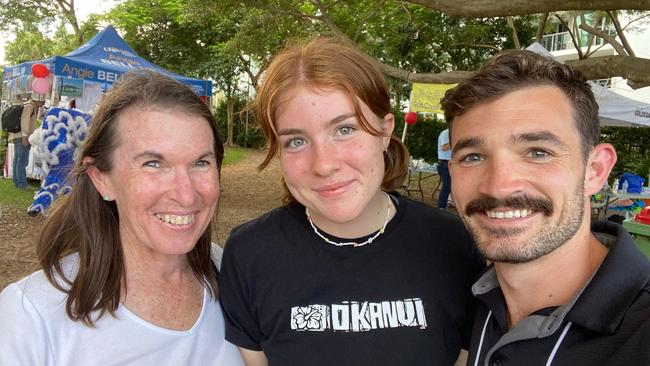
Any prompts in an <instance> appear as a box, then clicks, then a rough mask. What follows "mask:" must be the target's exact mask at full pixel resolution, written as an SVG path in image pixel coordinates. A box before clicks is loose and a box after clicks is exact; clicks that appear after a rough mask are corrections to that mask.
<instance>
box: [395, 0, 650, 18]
mask: <svg viewBox="0 0 650 366" xmlns="http://www.w3.org/2000/svg"><path fill="white" fill-rule="evenodd" d="M407 1H408V2H411V3H414V4H420V5H423V6H426V7H429V8H431V9H433V10H438V11H440V12H443V13H445V14H447V15H449V16H452V17H460V16H464V17H478V18H482V17H503V16H508V15H528V14H538V13H545V12H552V11H562V10H650V1H642V0H590V1H584V0H511V1H495V0H465V1H458V0H407Z"/></svg>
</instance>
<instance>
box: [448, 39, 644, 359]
mask: <svg viewBox="0 0 650 366" xmlns="http://www.w3.org/2000/svg"><path fill="white" fill-rule="evenodd" d="M442 108H443V110H444V111H445V117H446V118H447V120H448V121H449V120H451V121H452V123H451V125H450V131H451V147H452V159H451V162H450V171H451V176H452V190H453V192H454V202H455V204H456V208H457V209H458V213H459V215H460V217H461V218H462V219H463V221H464V222H465V225H466V226H467V228H468V229H469V230H470V232H471V233H472V235H473V237H474V240H475V241H476V244H477V246H478V248H479V249H480V250H481V252H482V253H483V254H484V256H485V257H486V259H488V260H490V261H492V262H493V265H491V267H490V268H489V269H488V270H487V271H486V272H485V273H484V274H483V275H482V276H481V277H480V278H479V279H478V281H477V282H476V283H475V284H474V286H473V287H472V291H473V293H474V295H475V296H476V297H477V298H478V299H479V301H480V304H479V306H478V307H477V312H476V318H475V321H474V332H473V334H472V345H471V348H470V354H469V362H468V365H531V366H535V365H567V366H569V365H649V364H650V347H648V345H649V344H650V262H648V260H647V258H646V257H645V256H644V255H643V254H642V253H641V251H640V250H639V249H638V248H637V247H636V245H635V243H634V241H633V239H632V237H630V235H629V234H628V232H627V231H626V230H625V229H624V228H623V227H622V226H620V225H617V224H614V223H611V222H593V223H592V222H591V207H590V196H591V195H592V194H594V193H596V192H598V191H599V190H600V189H601V187H602V186H603V183H604V182H605V181H606V180H607V177H608V175H609V173H610V171H611V169H612V167H613V166H614V164H615V163H616V152H615V151H614V148H613V147H612V146H611V145H610V144H606V143H599V141H598V140H599V137H600V133H599V118H598V105H597V104H596V101H595V99H594V95H593V93H592V91H591V88H590V86H589V84H588V83H587V82H586V80H585V78H584V77H583V76H582V74H581V73H580V72H579V71H576V70H572V69H571V68H570V67H568V66H565V65H562V64H560V63H559V62H556V61H554V60H552V59H548V58H546V57H544V56H540V55H538V54H535V53H533V52H530V51H507V52H504V53H503V54H500V55H498V56H496V57H495V58H494V59H493V60H492V61H491V62H490V63H488V64H487V65H486V66H484V67H483V68H481V69H480V70H479V71H478V72H476V73H475V74H474V75H473V76H472V77H470V78H469V79H467V80H465V81H463V82H461V83H459V84H458V85H457V86H456V87H455V88H454V89H451V90H449V91H448V92H447V93H446V95H445V97H444V98H443V100H442Z"/></svg>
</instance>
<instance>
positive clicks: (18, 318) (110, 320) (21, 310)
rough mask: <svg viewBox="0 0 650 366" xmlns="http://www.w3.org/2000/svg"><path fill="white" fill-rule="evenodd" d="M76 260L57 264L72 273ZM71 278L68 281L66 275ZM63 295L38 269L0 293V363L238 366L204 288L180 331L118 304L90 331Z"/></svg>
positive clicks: (239, 362)
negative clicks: (197, 310)
mask: <svg viewBox="0 0 650 366" xmlns="http://www.w3.org/2000/svg"><path fill="white" fill-rule="evenodd" d="M77 263H78V256H77V255H71V256H69V257H67V258H65V259H64V260H63V261H62V267H63V270H64V273H66V275H67V274H68V273H70V274H72V273H75V272H76V266H77ZM68 278H71V277H68ZM65 301H66V295H65V294H64V293H63V292H61V291H59V290H57V289H55V288H54V287H53V286H52V285H51V284H50V283H49V282H48V281H47V278H46V277H45V274H44V273H43V271H38V272H35V273H33V274H31V275H30V276H27V277H25V278H23V279H22V280H20V281H18V282H15V283H13V284H11V285H9V286H8V287H7V288H5V289H4V290H3V291H2V293H0V365H7V366H9V365H11V366H14V365H39V366H48V365H58V366H62V365H153V366H161V365H220V366H221V365H223V366H231V365H232V366H239V365H243V361H242V359H241V356H240V354H239V352H238V350H237V348H236V347H235V346H234V345H232V344H230V343H228V342H226V341H225V340H224V329H225V328H224V320H223V314H222V312H221V307H220V305H219V302H218V301H216V300H214V299H212V298H211V297H210V296H209V294H208V292H207V290H206V291H204V295H203V309H202V310H201V314H200V316H199V318H198V319H197V321H196V323H195V324H194V325H193V326H192V328H191V329H189V330H186V331H176V330H170V329H165V328H161V327H158V326H156V325H154V324H151V323H149V322H147V321H145V320H143V319H141V318H139V317H138V316H137V315H135V314H134V313H132V312H130V311H129V310H128V309H127V308H125V307H124V306H121V305H120V307H119V308H118V309H117V311H116V312H115V317H112V316H111V315H110V314H105V315H104V316H102V317H101V318H100V319H99V320H97V321H96V322H95V327H94V328H90V327H87V326H86V325H84V324H83V323H82V322H79V321H72V320H70V318H68V316H67V314H66V312H65Z"/></svg>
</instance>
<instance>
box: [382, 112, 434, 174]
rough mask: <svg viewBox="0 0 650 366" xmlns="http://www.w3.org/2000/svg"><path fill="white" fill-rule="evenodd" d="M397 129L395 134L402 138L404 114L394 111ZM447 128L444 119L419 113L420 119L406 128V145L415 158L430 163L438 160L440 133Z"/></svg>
mask: <svg viewBox="0 0 650 366" xmlns="http://www.w3.org/2000/svg"><path fill="white" fill-rule="evenodd" d="M394 114H395V129H394V131H393V135H395V136H396V137H397V138H400V139H401V138H402V132H403V131H404V114H403V113H402V112H394ZM445 128H447V123H445V121H444V120H439V119H436V118H435V116H426V117H425V116H422V115H418V121H417V123H415V124H414V125H409V126H408V128H407V129H406V143H405V144H406V147H407V148H408V150H409V153H410V154H411V156H412V157H413V158H414V159H424V160H425V161H426V162H428V163H433V162H436V161H438V135H439V134H440V132H442V130H444V129H445Z"/></svg>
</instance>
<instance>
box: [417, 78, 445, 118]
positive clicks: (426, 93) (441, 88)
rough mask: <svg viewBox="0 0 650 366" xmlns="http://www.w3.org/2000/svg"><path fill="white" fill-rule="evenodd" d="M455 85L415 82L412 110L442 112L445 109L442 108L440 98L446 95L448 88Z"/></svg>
mask: <svg viewBox="0 0 650 366" xmlns="http://www.w3.org/2000/svg"><path fill="white" fill-rule="evenodd" d="M455 86H456V84H422V83H413V89H411V104H410V108H409V110H410V111H411V112H426V113H439V114H442V113H443V111H442V110H441V109H440V99H442V97H444V96H445V92H446V91H447V90H449V89H451V88H453V87H455Z"/></svg>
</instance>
